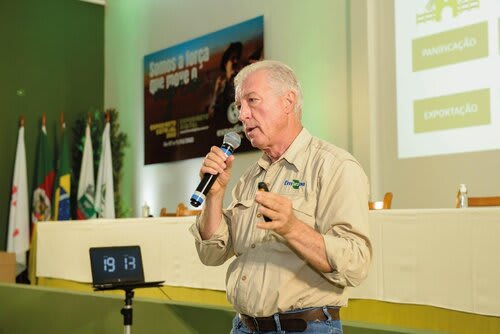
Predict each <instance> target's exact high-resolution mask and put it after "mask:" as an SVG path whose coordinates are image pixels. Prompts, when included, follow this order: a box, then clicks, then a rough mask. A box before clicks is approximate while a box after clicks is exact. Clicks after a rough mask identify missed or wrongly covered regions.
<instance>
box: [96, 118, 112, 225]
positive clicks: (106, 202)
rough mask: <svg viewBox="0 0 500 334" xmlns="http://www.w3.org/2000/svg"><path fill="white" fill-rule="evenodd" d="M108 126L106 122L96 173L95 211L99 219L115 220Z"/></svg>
mask: <svg viewBox="0 0 500 334" xmlns="http://www.w3.org/2000/svg"><path fill="white" fill-rule="evenodd" d="M109 133H110V125H109V122H106V126H105V127H104V132H103V134H102V149H101V159H100V160H99V170H98V172H97V186H96V193H95V210H96V212H97V217H99V218H115V201H114V188H113V161H112V156H111V141H110V134H109Z"/></svg>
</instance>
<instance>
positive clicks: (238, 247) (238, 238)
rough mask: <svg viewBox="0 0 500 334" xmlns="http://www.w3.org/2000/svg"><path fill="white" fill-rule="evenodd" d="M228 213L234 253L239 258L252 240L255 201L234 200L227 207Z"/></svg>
mask: <svg viewBox="0 0 500 334" xmlns="http://www.w3.org/2000/svg"><path fill="white" fill-rule="evenodd" d="M228 210H229V211H230V219H231V224H230V230H231V238H232V241H233V245H234V252H235V254H236V255H237V256H239V255H240V254H241V253H242V252H243V251H244V250H245V248H247V247H248V246H249V244H250V243H251V242H252V240H253V239H254V237H253V233H254V229H255V224H254V221H255V218H254V214H255V200H254V199H243V200H236V201H234V202H233V203H231V205H230V206H229V207H228Z"/></svg>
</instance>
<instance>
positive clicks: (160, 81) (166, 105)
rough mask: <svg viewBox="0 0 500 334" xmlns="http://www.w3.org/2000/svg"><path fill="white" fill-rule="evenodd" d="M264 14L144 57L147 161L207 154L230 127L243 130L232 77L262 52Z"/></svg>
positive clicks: (246, 145)
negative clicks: (235, 102) (236, 106)
mask: <svg viewBox="0 0 500 334" xmlns="http://www.w3.org/2000/svg"><path fill="white" fill-rule="evenodd" d="M263 22H264V19H263V16H259V17H256V18H254V19H251V20H248V21H245V22H243V23H240V24H237V25H234V26H230V27H228V28H225V29H222V30H219V31H216V32H214V33H211V34H208V35H204V36H201V37H198V38H196V39H193V40H190V41H188V42H185V43H182V44H179V45H176V46H173V47H170V48H167V49H164V50H160V51H158V52H155V53H152V54H149V55H146V56H145V57H144V163H145V164H146V165H147V164H154V163H161V162H169V161H176V160H183V159H190V158H195V157H202V156H204V155H206V154H207V152H208V151H209V149H210V147H211V146H213V145H216V146H220V145H221V144H222V139H223V137H224V135H225V134H226V133H227V132H231V131H234V132H236V133H239V134H240V135H241V136H242V144H241V146H240V148H238V152H242V151H248V150H251V149H252V147H251V145H250V143H249V142H248V140H247V139H246V138H244V134H243V127H242V125H241V123H240V122H239V121H238V110H237V109H236V108H235V106H234V85H233V80H234V77H235V75H236V74H237V73H238V71H239V70H240V69H241V68H243V67H244V66H245V65H247V64H249V63H252V62H255V61H258V60H260V59H262V58H263V51H264V24H263Z"/></svg>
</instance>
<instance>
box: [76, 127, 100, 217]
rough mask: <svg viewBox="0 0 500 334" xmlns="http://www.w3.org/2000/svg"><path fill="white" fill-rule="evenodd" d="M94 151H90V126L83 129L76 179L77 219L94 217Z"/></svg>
mask: <svg viewBox="0 0 500 334" xmlns="http://www.w3.org/2000/svg"><path fill="white" fill-rule="evenodd" d="M93 156H94V153H93V151H92V138H91V136H90V126H89V125H88V124H87V128H86V129H85V144H84V146H83V154H82V165H81V168H80V180H78V193H77V195H78V197H77V198H78V200H77V201H78V202H77V208H76V216H77V218H78V219H91V218H95V213H96V212H95V208H94V194H95V186H94V161H93Z"/></svg>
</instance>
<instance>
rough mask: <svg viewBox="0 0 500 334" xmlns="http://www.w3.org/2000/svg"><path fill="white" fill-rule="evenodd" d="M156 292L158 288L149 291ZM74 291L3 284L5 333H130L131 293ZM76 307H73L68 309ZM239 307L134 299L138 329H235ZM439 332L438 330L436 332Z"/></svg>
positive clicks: (0, 307) (379, 332) (370, 327)
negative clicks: (128, 305) (126, 330)
mask: <svg viewBox="0 0 500 334" xmlns="http://www.w3.org/2000/svg"><path fill="white" fill-rule="evenodd" d="M148 290H152V289H148ZM114 292H116V293H117V294H115V295H109V294H105V293H102V292H97V293H96V292H93V293H79V292H74V291H70V290H62V289H50V288H42V287H33V286H26V285H20V284H17V285H16V284H5V283H0V298H1V300H2V301H3V302H2V303H0V324H1V325H0V333H9V334H10V333H14V334H17V333H22V334H32V333H33V334H38V333H51V334H59V333H61V334H66V333H72V334H87V333H89V334H106V333H119V332H123V331H124V327H123V322H124V319H123V316H122V315H121V314H120V311H121V309H122V308H123V306H124V302H125V293H124V292H121V295H120V291H114ZM68 305H71V307H68ZM234 314H235V313H234V311H233V310H232V309H230V308H224V307H215V306H210V305H202V304H194V303H180V302H174V301H166V302H165V301H158V300H153V299H145V298H137V297H136V298H134V299H133V300H132V326H131V330H130V332H132V333H182V334H191V333H193V334H195V333H207V334H212V333H214V334H215V333H217V334H219V333H229V331H230V330H231V321H232V319H233V317H234ZM343 327H344V333H346V334H368V333H370V334H398V333H400V334H432V333H431V332H429V331H423V330H415V329H405V328H398V327H393V326H383V325H374V324H366V323H359V322H349V321H345V322H343ZM434 334H437V333H435V332H434Z"/></svg>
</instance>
